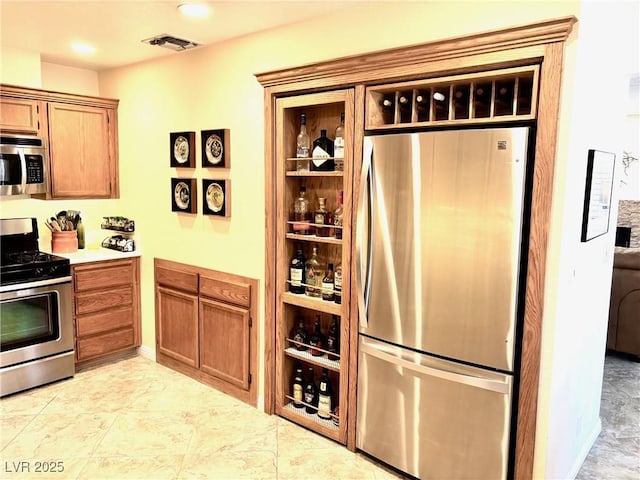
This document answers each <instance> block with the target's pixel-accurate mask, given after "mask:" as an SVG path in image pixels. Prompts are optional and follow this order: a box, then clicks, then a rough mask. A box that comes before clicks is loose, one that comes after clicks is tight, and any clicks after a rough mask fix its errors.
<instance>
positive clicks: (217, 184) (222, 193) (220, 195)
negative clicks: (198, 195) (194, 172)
mask: <svg viewBox="0 0 640 480" xmlns="http://www.w3.org/2000/svg"><path fill="white" fill-rule="evenodd" d="M230 184H231V181H230V180H208V179H205V178H203V179H202V213H203V214H205V215H217V216H219V217H230V216H231V186H230Z"/></svg>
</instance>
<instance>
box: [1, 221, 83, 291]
mask: <svg viewBox="0 0 640 480" xmlns="http://www.w3.org/2000/svg"><path fill="white" fill-rule="evenodd" d="M0 251H1V252H2V255H0V285H2V286H4V285H13V284H19V283H29V282H35V281H39V280H47V279H53V278H59V277H67V276H69V275H70V273H71V266H70V262H69V259H68V258H63V257H59V256H57V255H52V254H50V253H46V252H41V251H40V250H38V226H37V224H36V219H35V218H14V219H1V220H0Z"/></svg>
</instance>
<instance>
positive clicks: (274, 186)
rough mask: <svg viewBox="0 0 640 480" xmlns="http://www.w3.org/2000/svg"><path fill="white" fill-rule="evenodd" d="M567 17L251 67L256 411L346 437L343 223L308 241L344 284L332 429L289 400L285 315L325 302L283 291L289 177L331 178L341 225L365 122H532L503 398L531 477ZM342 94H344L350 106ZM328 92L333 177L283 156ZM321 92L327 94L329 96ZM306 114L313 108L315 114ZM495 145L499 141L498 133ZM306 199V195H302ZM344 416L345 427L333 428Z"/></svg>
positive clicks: (353, 318) (288, 248) (348, 384)
mask: <svg viewBox="0 0 640 480" xmlns="http://www.w3.org/2000/svg"><path fill="white" fill-rule="evenodd" d="M575 21H576V19H575V18H574V17H566V18H560V19H552V20H547V21H542V22H538V23H534V24H530V25H523V26H518V27H512V28H507V29H503V30H499V31H494V32H486V33H479V34H475V35H468V36H465V37H458V38H451V39H444V40H440V41H434V42H430V43H425V44H421V45H413V46H408V47H401V48H395V49H390V50H385V51H380V52H372V53H367V54H362V55H356V56H351V57H344V58H340V59H335V60H330V61H325V62H319V63H315V64H311V65H303V66H296V67H293V68H289V69H283V70H276V71H272V72H265V73H260V74H257V75H256V77H257V78H258V81H259V82H260V83H261V85H263V86H264V88H265V91H264V104H265V152H266V154H265V156H266V159H265V178H266V185H265V191H266V199H265V203H266V211H267V223H266V227H267V231H266V238H267V244H266V252H265V258H266V268H265V271H266V277H267V282H266V285H265V294H266V301H265V309H266V321H265V330H266V333H267V334H266V336H265V406H266V410H267V411H269V412H275V413H277V414H279V415H282V416H285V417H287V418H289V419H291V420H293V421H296V422H298V423H300V424H301V425H304V426H305V427H308V428H311V429H313V430H316V431H318V432H320V433H323V434H325V435H327V436H329V437H331V438H334V439H337V440H338V441H342V442H345V441H346V444H347V446H348V447H349V448H350V449H353V450H355V448H356V425H355V424H356V420H355V419H356V415H355V409H356V408H357V390H356V385H357V370H358V352H357V348H358V343H357V337H358V321H357V319H358V311H359V307H358V296H357V295H356V292H355V291H354V290H355V288H350V285H355V281H354V279H355V277H356V276H357V274H358V273H360V272H359V266H358V265H357V262H356V261H355V260H354V259H355V258H356V255H354V253H355V251H356V249H357V241H355V237H357V232H355V233H354V234H353V235H352V232H351V231H350V230H349V229H348V228H345V229H344V233H345V235H344V237H343V239H342V240H341V242H338V243H333V241H328V242H327V243H324V242H318V243H319V245H320V247H319V248H320V249H322V250H323V251H325V252H328V255H329V257H332V256H333V257H334V258H335V256H337V255H339V256H341V258H342V261H343V268H344V267H345V265H347V263H348V264H349V265H348V271H347V272H346V273H345V274H344V278H343V282H344V284H346V285H348V286H347V287H346V292H345V293H344V294H343V304H342V306H341V307H340V308H339V309H338V311H337V312H336V313H337V314H339V315H340V319H341V329H342V332H341V340H342V345H341V349H340V360H339V364H338V365H337V366H335V367H334V368H333V373H332V375H333V376H334V378H338V379H339V382H340V385H339V390H340V393H339V395H340V397H339V400H338V402H339V404H340V416H339V425H340V427H339V428H340V430H339V431H338V432H336V431H332V430H331V427H330V426H326V425H324V424H322V423H318V422H317V421H316V419H314V418H307V417H306V416H305V415H303V414H300V413H298V412H296V411H294V409H293V408H289V404H290V402H291V394H290V391H291V390H290V389H291V383H292V375H293V369H294V368H295V365H296V364H297V362H298V361H307V360H306V359H305V360H300V359H298V358H297V354H295V352H294V351H293V350H291V349H290V347H291V345H290V344H291V342H290V338H289V335H290V333H289V332H290V329H291V328H292V326H293V322H294V321H295V319H296V318H298V317H299V316H303V317H305V318H313V316H314V315H315V313H316V312H317V311H320V312H321V315H325V316H326V315H329V316H330V315H332V314H333V312H332V311H324V310H322V309H323V308H325V307H324V306H323V305H322V301H318V300H315V299H307V298H304V296H301V295H293V294H291V293H290V292H289V291H288V283H287V281H288V265H289V262H290V260H291V257H292V255H293V251H294V248H295V245H296V243H302V244H303V245H304V247H303V248H304V249H305V252H308V249H309V246H310V245H313V240H312V239H299V238H297V235H296V234H294V233H292V232H291V231H290V224H289V223H288V222H289V215H290V209H291V202H292V201H293V196H294V195H295V194H296V193H297V192H296V190H297V189H298V188H299V187H300V184H301V183H302V182H305V183H306V184H307V191H308V192H313V191H314V189H317V190H319V191H320V192H321V193H322V194H323V195H324V194H326V195H327V196H328V197H329V198H331V197H330V196H329V194H328V193H327V189H331V190H333V189H335V188H336V184H337V183H339V182H340V181H342V184H343V187H344V192H345V212H349V215H350V217H349V219H348V220H347V219H346V218H345V222H344V223H345V224H346V225H352V224H354V220H355V218H356V217H357V216H358V214H359V212H352V211H351V210H352V206H353V205H354V204H355V202H354V198H357V197H358V196H359V189H360V180H361V179H360V178H359V175H358V174H357V173H356V172H358V171H359V170H360V168H359V167H360V163H361V158H362V155H363V151H362V150H363V148H362V145H363V137H364V135H366V134H368V133H374V131H375V133H383V132H384V131H389V133H392V132H393V131H396V130H398V129H412V130H414V131H415V130H417V129H419V128H425V129H428V128H447V127H449V126H453V125H463V124H464V125H465V126H466V128H474V127H476V126H477V125H476V124H484V125H492V124H497V123H505V122H509V123H511V124H514V123H517V122H527V123H528V124H535V155H534V156H535V159H534V162H533V164H532V168H533V174H532V178H533V181H532V183H533V185H532V186H531V205H532V206H531V223H530V235H529V239H528V242H526V248H527V249H528V251H527V252H526V255H527V258H528V261H529V263H528V266H527V270H526V278H523V279H522V280H523V282H524V284H525V285H526V287H525V292H524V294H523V295H522V298H521V306H522V308H523V309H524V320H523V322H522V325H521V326H520V328H519V331H520V332H521V337H520V338H521V342H520V354H519V355H518V358H519V375H518V385H517V386H516V391H517V395H518V396H517V400H516V403H517V406H516V408H515V409H514V411H516V412H517V418H514V419H513V424H514V425H516V430H515V433H514V438H513V443H512V445H511V448H512V451H513V452H514V453H513V465H514V467H513V472H514V475H513V477H514V478H517V479H519V480H520V479H530V478H532V472H533V457H534V444H535V437H536V418H537V394H538V390H539V380H540V356H541V348H540V347H541V334H540V332H541V331H542V320H543V313H544V309H543V308H541V305H543V304H544V298H545V265H547V263H548V258H547V241H548V237H547V235H548V231H549V224H550V219H551V204H552V198H553V191H552V186H553V183H554V182H553V172H554V170H555V168H554V167H555V157H556V151H555V143H556V138H557V118H558V111H559V100H558V99H559V94H558V92H559V91H560V89H561V72H562V64H563V49H564V42H565V41H566V39H567V37H568V35H569V33H570V32H571V29H572V26H573V24H574V22H575ZM538 86H539V88H538ZM332 95H337V96H339V95H343V96H344V99H343V100H332V101H325V100H321V99H322V98H327V97H331V96H332ZM349 95H353V98H354V100H353V105H352V106H350V100H349ZM325 96H326V97H325ZM340 102H344V108H345V111H347V112H348V111H349V109H350V108H352V112H353V114H352V116H350V115H349V113H347V115H346V118H345V127H347V129H348V128H351V129H352V130H351V131H350V132H349V134H348V135H347V139H346V142H345V146H346V148H347V151H348V152H349V153H348V154H349V155H350V159H349V160H347V159H345V170H344V172H343V174H342V177H340V176H339V174H337V175H336V176H335V177H332V176H329V175H327V176H318V178H316V177H313V176H310V175H308V174H302V173H299V172H294V171H293V170H294V168H293V167H292V166H289V165H290V164H291V163H295V160H292V159H291V157H293V156H294V155H293V153H294V152H295V150H294V149H295V135H296V133H297V131H298V129H299V121H297V120H298V117H299V114H300V113H302V112H304V113H306V114H307V117H308V121H307V129H308V130H311V131H312V133H310V136H311V138H314V135H317V133H318V131H319V129H321V128H326V129H327V130H328V132H332V130H331V127H332V125H329V123H331V124H335V123H336V119H337V115H338V114H339V109H340V107H339V106H337V105H338V103H340ZM332 103H335V104H336V105H335V106H334V107H332V106H331V105H332ZM307 111H309V112H310V113H308V112H307ZM314 115H315V116H317V119H315V120H314ZM330 117H333V119H332V121H331V122H327V121H326V120H327V119H328V118H330ZM321 125H326V127H325V126H321ZM496 148H501V145H500V144H499V143H498V144H497V145H496ZM305 175H307V176H305ZM339 178H341V180H338V179H339ZM331 182H334V183H331ZM312 195H313V193H311V195H309V196H312ZM316 196H318V195H316ZM311 200H312V202H311V203H313V198H312V199H311ZM398 213H399V214H400V213H401V212H398ZM362 214H363V215H364V212H363V213H362ZM345 215H346V213H345ZM365 218H366V217H365ZM338 252H339V253H338ZM325 255H327V253H325ZM326 308H327V309H328V308H329V307H326ZM332 308H334V307H332ZM323 318H324V317H323ZM323 321H326V320H323ZM345 340H348V344H345ZM309 361H310V362H312V363H311V364H312V366H313V368H315V369H318V368H322V365H321V364H320V363H319V361H318V360H314V359H310V360H309ZM313 362H317V363H313ZM345 392H346V393H347V396H348V399H346V400H345V398H344V393H345ZM298 410H299V409H298ZM345 424H346V428H347V430H346V432H344V431H343V430H342V429H343V428H344V426H345ZM407 428H411V427H410V426H408V427H407Z"/></svg>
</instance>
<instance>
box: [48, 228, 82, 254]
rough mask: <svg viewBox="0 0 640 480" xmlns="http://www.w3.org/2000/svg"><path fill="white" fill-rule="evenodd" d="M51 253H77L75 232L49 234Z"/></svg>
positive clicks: (76, 235)
mask: <svg viewBox="0 0 640 480" xmlns="http://www.w3.org/2000/svg"><path fill="white" fill-rule="evenodd" d="M51 251H52V252H53V253H71V252H77V251H78V234H77V232H76V231H75V230H69V231H62V232H51Z"/></svg>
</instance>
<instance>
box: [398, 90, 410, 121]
mask: <svg viewBox="0 0 640 480" xmlns="http://www.w3.org/2000/svg"><path fill="white" fill-rule="evenodd" d="M398 106H399V107H400V123H409V122H411V95H410V94H406V95H400V96H399V97H398Z"/></svg>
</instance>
